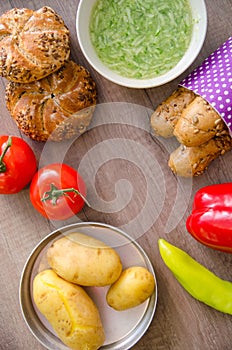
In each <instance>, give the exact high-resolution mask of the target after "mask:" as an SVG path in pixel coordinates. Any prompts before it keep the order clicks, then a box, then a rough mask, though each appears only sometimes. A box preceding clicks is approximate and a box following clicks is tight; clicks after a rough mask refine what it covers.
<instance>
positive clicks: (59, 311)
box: [33, 270, 105, 350]
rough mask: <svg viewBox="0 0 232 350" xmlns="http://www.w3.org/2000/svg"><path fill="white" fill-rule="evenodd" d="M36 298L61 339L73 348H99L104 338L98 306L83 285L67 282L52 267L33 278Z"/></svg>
mask: <svg viewBox="0 0 232 350" xmlns="http://www.w3.org/2000/svg"><path fill="white" fill-rule="evenodd" d="M33 298H34V301H35V304H36V306H37V307H38V309H39V311H40V312H41V313H42V314H43V315H44V316H45V317H46V318H47V320H48V322H49V323H50V324H51V326H52V327H53V329H54V330H55V332H56V333H57V335H58V337H59V338H60V339H61V341H62V342H63V343H64V344H66V345H67V346H68V347H70V348H71V349H73V350H86V349H88V350H96V349H99V348H100V347H101V346H102V345H103V343H104V341H105V335H104V329H103V326H102V323H101V319H100V315H99V312H98V309H97V307H96V306H95V304H94V302H93V301H92V299H90V297H89V296H88V295H87V294H86V292H85V291H84V290H83V288H81V287H80V286H77V285H74V284H72V283H70V282H67V281H65V280H63V279H62V278H60V277H59V276H57V274H56V273H55V272H54V271H52V270H44V271H42V272H40V273H39V274H38V275H36V277H35V278H34V281H33Z"/></svg>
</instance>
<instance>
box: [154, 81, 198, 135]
mask: <svg viewBox="0 0 232 350" xmlns="http://www.w3.org/2000/svg"><path fill="white" fill-rule="evenodd" d="M194 98H195V94H194V92H193V91H190V90H187V89H185V88H183V87H179V88H178V89H176V90H175V91H174V92H173V93H172V94H171V96H169V97H168V98H167V99H166V100H165V101H163V102H162V103H161V104H160V105H159V106H158V107H157V108H156V110H155V111H154V113H153V114H152V116H151V127H152V129H153V131H154V132H155V134H157V135H159V136H162V137H166V138H168V137H172V136H173V131H174V128H175V126H176V123H177V122H178V120H179V119H180V117H181V114H182V111H183V110H184V109H185V108H186V107H187V106H188V105H189V104H190V103H191V102H192V101H193V100H194Z"/></svg>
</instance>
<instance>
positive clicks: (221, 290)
mask: <svg viewBox="0 0 232 350" xmlns="http://www.w3.org/2000/svg"><path fill="white" fill-rule="evenodd" d="M158 245H159V250H160V254H161V257H162V259H163V261H164V262H165V264H166V265H167V267H168V268H169V269H170V270H171V271H172V273H173V274H174V276H175V277H176V279H177V280H178V281H179V283H180V284H181V285H182V286H183V287H184V288H185V289H186V290H187V292H189V294H191V295H192V296H193V297H194V298H196V299H198V300H200V301H201V302H203V303H205V304H207V305H209V306H211V307H213V308H214V309H216V310H218V311H221V312H224V313H227V314H230V315H232V282H229V281H225V280H222V279H220V278H219V277H217V276H216V275H215V274H214V273H212V272H211V271H209V270H208V269H207V268H205V267H204V266H203V265H201V264H200V263H198V262H197V261H196V260H194V259H193V258H192V257H191V256H190V255H188V254H187V253H186V252H184V251H183V250H181V249H179V248H177V247H175V246H173V245H172V244H170V243H168V242H167V241H166V240H164V239H162V238H160V239H159V240H158Z"/></svg>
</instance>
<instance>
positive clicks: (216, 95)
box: [179, 37, 232, 136]
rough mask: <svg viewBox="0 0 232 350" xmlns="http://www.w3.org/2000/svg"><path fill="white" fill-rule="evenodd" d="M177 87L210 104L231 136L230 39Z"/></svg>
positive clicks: (231, 63)
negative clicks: (185, 89) (187, 90)
mask: <svg viewBox="0 0 232 350" xmlns="http://www.w3.org/2000/svg"><path fill="white" fill-rule="evenodd" d="M179 85H180V86H183V87H185V88H187V89H189V90H192V91H194V92H195V93H196V94H197V95H200V96H201V97H202V98H204V99H205V100H206V101H207V102H208V103H210V104H211V106H212V107H213V108H214V109H215V110H216V111H217V113H218V114H219V115H220V116H221V118H222V119H223V120H224V122H225V124H226V125H227V127H228V129H229V131H230V134H231V136H232V37H230V38H229V39H228V40H227V41H226V42H225V43H224V44H222V45H221V46H220V47H219V48H218V49H217V50H216V51H215V52H213V53H212V54H211V55H210V56H209V57H207V58H206V59H205V60H204V61H203V63H202V64H201V65H200V66H199V67H197V68H196V69H195V70H194V71H193V72H192V73H190V74H189V75H188V76H187V77H186V78H184V79H183V80H182V81H181V82H180V84H179Z"/></svg>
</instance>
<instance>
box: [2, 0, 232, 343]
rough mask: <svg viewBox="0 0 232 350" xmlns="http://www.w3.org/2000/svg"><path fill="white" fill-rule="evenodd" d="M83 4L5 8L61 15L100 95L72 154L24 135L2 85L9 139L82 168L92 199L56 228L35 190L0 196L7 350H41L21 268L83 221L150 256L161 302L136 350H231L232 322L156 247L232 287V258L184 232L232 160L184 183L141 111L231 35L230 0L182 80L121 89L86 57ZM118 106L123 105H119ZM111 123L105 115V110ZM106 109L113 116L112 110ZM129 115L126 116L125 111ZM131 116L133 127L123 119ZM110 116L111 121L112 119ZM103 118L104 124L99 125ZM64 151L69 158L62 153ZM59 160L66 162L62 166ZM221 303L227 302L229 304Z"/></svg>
mask: <svg viewBox="0 0 232 350" xmlns="http://www.w3.org/2000/svg"><path fill="white" fill-rule="evenodd" d="M78 2H79V1H77V0H76V1H74V0H62V1H60V0H37V1H34V0H9V1H7V0H5V1H1V3H0V12H1V13H3V12H4V11H6V10H9V9H11V8H13V7H19V8H22V7H28V8H32V9H39V8H40V7H42V6H44V5H48V6H50V7H52V8H53V9H54V10H56V11H57V13H59V14H60V15H61V16H62V17H63V19H64V21H65V23H66V24H67V26H68V27H69V29H70V33H71V56H72V58H73V59H74V60H75V61H76V62H77V63H79V64H81V65H83V66H85V67H86V68H87V69H88V70H89V71H90V72H91V74H92V76H93V78H94V79H95V81H96V83H97V88H98V105H99V106H100V112H103V113H100V117H99V118H100V120H95V121H94V120H93V124H92V125H91V127H90V129H89V130H88V131H87V132H86V133H85V134H84V135H82V136H81V137H79V138H78V139H77V140H75V142H73V143H72V144H71V145H69V146H70V149H69V148H68V146H67V145H61V144H59V145H55V146H53V148H52V149H51V150H47V149H46V147H44V144H42V143H38V142H35V141H32V140H31V139H29V138H28V137H26V136H25V135H23V134H22V133H21V132H20V131H19V130H18V128H17V127H16V125H15V123H14V121H13V120H12V119H11V117H10V115H9V112H8V111H7V109H6V106H5V96H4V95H5V86H6V81H5V80H4V79H0V91H1V93H0V105H1V118H0V128H1V129H0V130H1V134H11V135H18V136H20V137H22V138H23V139H24V140H26V141H27V142H28V143H29V144H30V145H31V147H32V149H33V150H34V152H35V154H36V158H37V160H38V164H41V163H40V161H41V157H42V155H43V156H45V158H44V159H45V162H48V163H49V162H53V161H56V160H57V159H58V160H59V159H60V157H61V156H62V157H63V159H64V158H65V161H66V162H67V163H68V164H70V165H72V166H74V167H76V169H79V170H80V171H81V173H82V174H83V176H84V177H85V179H86V183H87V188H88V199H89V201H90V202H91V204H92V207H91V208H89V207H85V208H84V209H83V210H82V211H81V212H80V213H79V214H78V215H77V216H76V217H73V218H72V219H70V220H67V221H65V222H51V221H49V220H46V219H45V218H43V217H42V216H40V214H38V213H37V212H36V211H35V210H34V208H33V207H32V205H31V204H30V200H29V190H28V188H26V189H24V190H23V191H21V192H20V193H18V194H15V195H1V198H0V211H1V220H0V232H1V236H0V237H1V239H0V250H1V271H0V280H1V288H0V303H1V307H0V315H1V317H0V322H1V324H0V349H2V350H31V349H34V350H42V349H44V347H43V346H42V345H41V344H40V343H39V342H38V341H37V340H36V339H35V338H34V337H33V335H32V334H31V333H30V331H29V329H28V328H27V325H26V324H25V322H24V320H23V317H22V315H21V311H20V305H19V293H18V290H19V281H20V276H21V272H22V269H23V266H24V264H25V262H26V259H27V257H28V256H29V254H30V253H31V251H32V249H33V248H34V246H35V245H36V244H37V243H38V242H39V241H40V240H41V239H42V238H43V237H45V236H46V235H47V234H48V233H50V232H51V231H53V230H55V229H56V228H58V227H61V226H64V225H66V224H69V223H74V222H79V221H97V222H103V223H107V224H110V225H113V226H117V227H119V228H122V229H124V230H125V231H126V232H127V233H129V234H131V235H133V236H134V235H136V238H137V240H138V242H139V243H140V245H141V246H142V247H143V248H144V250H145V251H146V253H147V255H148V256H149V258H150V260H151V262H152V264H153V266H154V269H155V272H156V277H157V285H158V304H157V308H156V312H155V315H154V318H153V320H152V322H151V325H150V327H149V329H148V330H147V332H146V333H145V335H144V336H143V337H142V338H141V339H140V340H139V341H138V342H137V344H136V345H134V346H133V349H134V350H145V349H146V350H147V349H154V350H169V349H170V350H186V349H189V350H229V349H231V343H232V331H231V330H232V318H231V316H229V315H226V314H223V313H220V312H218V311H216V310H214V309H212V308H210V307H208V306H206V305H205V304H203V303H200V302H198V301H197V300H195V299H194V298H192V297H191V296H190V295H189V294H188V293H187V292H186V291H185V290H184V289H183V288H182V287H181V286H180V285H179V284H178V282H177V281H176V279H175V278H174V277H173V275H172V274H171V272H170V271H169V270H168V269H167V267H166V266H165V265H164V263H163V261H162V260H161V257H160V255H159V251H158V246H157V240H158V238H159V237H163V238H166V239H167V240H169V242H171V243H173V244H175V245H177V246H179V247H180V248H182V249H184V250H185V251H186V252H188V253H189V254H190V255H192V257H194V258H195V259H196V260H198V261H199V262H200V263H202V264H204V265H205V266H206V267H207V268H209V269H211V270H212V271H213V272H214V273H215V274H217V275H218V276H220V277H221V278H224V279H226V280H232V275H231V263H232V256H231V255H230V254H226V253H222V252H218V251H215V250H212V249H209V248H207V247H205V246H203V245H201V244H199V243H198V242H196V241H195V240H194V239H193V238H192V237H191V236H190V235H189V234H188V233H187V231H186V228H185V221H186V218H187V216H188V215H189V213H190V210H191V204H192V199H193V196H194V193H195V192H196V190H197V189H199V188H201V187H202V186H205V185H210V184H213V183H221V182H226V181H231V171H232V153H231V152H229V153H227V154H226V155H224V156H223V157H221V158H218V159H217V160H215V161H214V162H213V163H212V164H211V165H210V167H209V169H208V170H207V172H206V173H205V174H203V175H202V176H200V177H197V178H194V179H193V180H191V179H188V180H184V179H178V178H177V177H176V176H175V175H173V174H172V172H171V171H170V169H169V168H168V166H167V160H168V155H169V152H170V149H172V147H174V145H175V141H174V140H169V141H166V140H158V139H156V138H155V137H153V136H152V134H151V132H150V127H149V117H148V114H146V113H143V114H142V117H139V113H138V115H137V113H135V115H134V116H133V117H131V112H130V107H131V104H133V108H135V110H136V111H137V110H140V108H141V109H142V111H143V110H146V109H149V110H153V109H154V108H156V106H157V105H158V104H159V103H160V102H161V101H162V100H163V99H165V98H166V97H167V96H168V95H169V94H170V93H171V92H172V91H173V90H174V89H175V88H176V87H177V84H178V82H179V81H180V80H181V79H182V78H183V77H184V76H186V75H187V73H189V72H191V71H192V70H193V69H194V68H195V67H197V66H198V65H199V64H200V63H201V62H202V61H203V59H204V58H206V57H207V56H208V55H209V54H210V53H211V52H213V51H214V50H215V49H217V48H218V47H219V46H220V45H221V44H222V43H223V42H224V41H225V40H226V39H227V38H228V37H229V36H230V35H231V14H232V11H231V9H232V2H231V0H222V1H220V2H219V1H217V0H206V6H207V12H208V30H207V35H206V39H205V42H204V46H203V48H202V50H201V52H200V54H199V56H198V57H197V59H196V60H195V61H194V62H193V64H192V65H191V67H190V68H189V69H188V70H187V71H186V72H184V73H183V74H182V76H181V77H179V78H177V79H176V80H174V81H172V82H170V83H168V84H166V85H164V86H161V87H157V88H152V89H144V90H143V89H141V90H139V89H138V90H136V89H130V88H125V87H121V86H118V85H116V84H114V83H111V82H109V81H107V80H106V79H104V78H103V77H101V76H100V75H99V74H98V73H97V72H96V71H94V70H93V69H92V68H91V67H90V65H89V64H88V62H87V61H86V59H85V58H84V56H83V54H82V53H81V50H80V47H79V44H78V40H77V36H76V30H75V18H76V11H77V6H78ZM117 103H119V104H117ZM108 106H109V108H110V110H111V109H112V116H111V117H109V115H108V114H107V113H108V112H107V111H108V110H107V107H108ZM104 108H106V110H104ZM123 111H124V112H123ZM122 113H125V119H124V116H123V118H122V117H121V116H122V115H123V114H122ZM109 114H110V113H109ZM96 118H97V117H96ZM62 152H63V153H62ZM57 157H58V158H57ZM221 297H222V298H223V296H221Z"/></svg>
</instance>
